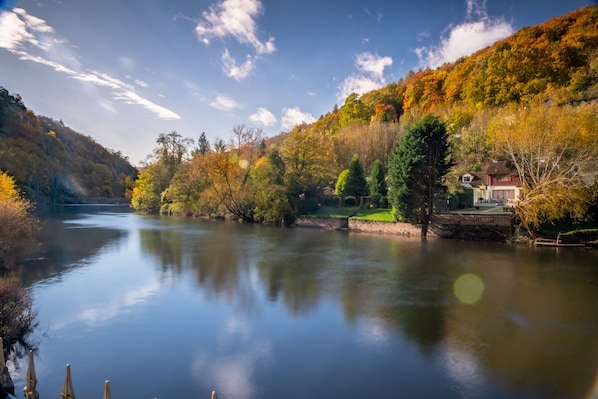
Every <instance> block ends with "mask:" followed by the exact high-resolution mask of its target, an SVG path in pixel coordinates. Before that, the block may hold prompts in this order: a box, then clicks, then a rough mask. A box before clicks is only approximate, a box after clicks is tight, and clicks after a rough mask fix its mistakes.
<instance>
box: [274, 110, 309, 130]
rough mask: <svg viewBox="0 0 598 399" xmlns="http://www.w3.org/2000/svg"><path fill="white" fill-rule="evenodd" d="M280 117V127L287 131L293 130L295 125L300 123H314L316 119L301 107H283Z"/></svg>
mask: <svg viewBox="0 0 598 399" xmlns="http://www.w3.org/2000/svg"><path fill="white" fill-rule="evenodd" d="M280 119H281V121H280V128H281V129H282V130H285V131H286V130H291V129H292V128H293V127H294V126H295V125H298V124H300V123H312V122H315V120H316V118H314V117H313V115H312V114H310V113H308V112H303V111H301V109H299V107H294V108H283V109H282V117H281V118H280Z"/></svg>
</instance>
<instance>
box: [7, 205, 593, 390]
mask: <svg viewBox="0 0 598 399" xmlns="http://www.w3.org/2000/svg"><path fill="white" fill-rule="evenodd" d="M46 227H47V237H46V238H45V239H44V244H45V252H44V257H43V258H42V259H32V260H30V261H28V262H27V264H26V265H25V267H24V269H23V270H22V272H21V278H22V281H23V283H24V284H25V285H26V286H28V287H30V289H31V291H32V293H33V297H34V299H35V306H36V308H37V309H38V312H39V317H38V319H39V328H38V330H37V332H36V334H35V337H34V341H35V342H36V343H37V346H38V350H37V352H36V354H35V360H36V371H37V376H38V379H39V382H38V392H39V393H40V397H41V398H51V397H57V396H58V395H59V392H60V390H61V388H62V384H63V380H64V365H65V364H66V363H70V364H71V367H72V377H73V383H74V388H75V393H76V395H77V397H79V398H84V399H86V398H100V397H101V395H102V392H103V382H104V380H105V379H109V380H110V382H111V386H112V396H113V397H114V398H148V399H151V398H209V395H210V392H211V391H212V390H216V391H218V394H219V398H222V399H251V398H260V399H261V398H263V399H274V398H275V399H280V398H360V399H363V398H374V397H376V398H390V397H393V398H394V397H396V398H399V397H400V398H436V397H442V398H506V397H508V398H592V399H593V398H596V397H598V251H591V250H578V249H567V250H555V249H550V248H542V249H533V248H527V247H519V246H508V245H503V244H489V243H472V242H460V241H448V240H434V239H432V240H428V241H427V242H424V243H422V242H421V241H420V240H419V239H408V238H401V237H391V236H380V235H368V234H356V233H342V232H331V231H322V230H311V229H298V228H295V229H281V228H272V227H264V226H253V225H243V224H236V223H225V222H206V221H198V220H185V219H177V218H164V217H162V218H161V217H151V216H142V215H137V214H133V213H130V212H129V211H128V210H125V209H121V208H102V207H95V208H92V207H86V208H84V207H73V208H67V209H65V210H63V211H62V212H61V213H60V214H59V215H54V216H53V217H51V218H47V225H46ZM26 366H27V362H26V361H25V360H24V359H20V360H19V361H18V364H14V363H11V371H12V373H13V379H14V381H15V385H16V388H17V392H21V390H22V388H23V385H24V374H25V369H26ZM19 396H21V395H19Z"/></svg>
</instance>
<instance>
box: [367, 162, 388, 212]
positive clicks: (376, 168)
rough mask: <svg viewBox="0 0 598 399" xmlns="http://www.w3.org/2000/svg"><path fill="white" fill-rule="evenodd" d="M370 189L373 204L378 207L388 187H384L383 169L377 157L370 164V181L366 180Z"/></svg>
mask: <svg viewBox="0 0 598 399" xmlns="http://www.w3.org/2000/svg"><path fill="white" fill-rule="evenodd" d="M368 185H369V189H370V197H372V202H373V203H374V206H376V207H379V206H380V204H381V201H382V198H384V197H386V194H387V192H388V188H387V187H386V181H385V171H384V165H383V164H382V162H381V161H380V160H379V159H377V160H375V161H374V163H373V164H372V170H371V172H370V181H369V182H368Z"/></svg>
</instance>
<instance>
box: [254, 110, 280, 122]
mask: <svg viewBox="0 0 598 399" xmlns="http://www.w3.org/2000/svg"><path fill="white" fill-rule="evenodd" d="M249 120H250V121H251V122H254V123H257V124H260V125H262V126H274V125H276V122H277V121H276V117H275V116H274V114H273V113H272V112H270V111H269V110H268V109H266V108H258V110H257V111H256V112H255V113H253V114H251V115H249Z"/></svg>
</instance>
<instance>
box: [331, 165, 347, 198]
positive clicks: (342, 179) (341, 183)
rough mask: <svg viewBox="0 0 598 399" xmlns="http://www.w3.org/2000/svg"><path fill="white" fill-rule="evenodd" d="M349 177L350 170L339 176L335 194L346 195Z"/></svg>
mask: <svg viewBox="0 0 598 399" xmlns="http://www.w3.org/2000/svg"><path fill="white" fill-rule="evenodd" d="M348 175H349V169H344V170H343V171H342V172H341V173H339V175H338V179H336V184H335V185H334V193H335V194H336V195H345V186H346V185H347V176H348Z"/></svg>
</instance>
